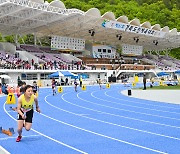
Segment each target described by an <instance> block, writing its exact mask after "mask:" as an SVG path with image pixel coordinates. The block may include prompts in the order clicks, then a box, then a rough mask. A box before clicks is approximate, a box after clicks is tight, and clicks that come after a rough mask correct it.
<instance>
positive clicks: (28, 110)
mask: <svg viewBox="0 0 180 154" xmlns="http://www.w3.org/2000/svg"><path fill="white" fill-rule="evenodd" d="M34 102H35V104H36V111H37V112H39V113H40V108H39V106H38V100H37V98H36V96H35V95H34V94H33V89H32V86H31V85H27V86H25V87H24V94H22V95H21V96H20V97H19V98H18V106H17V112H18V119H17V124H18V129H17V131H18V137H17V139H16V142H19V141H21V138H22V129H23V126H24V127H25V129H26V130H27V131H29V130H30V129H31V127H32V118H33V112H34V110H33V104H34Z"/></svg>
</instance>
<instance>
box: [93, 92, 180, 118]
mask: <svg viewBox="0 0 180 154" xmlns="http://www.w3.org/2000/svg"><path fill="white" fill-rule="evenodd" d="M94 92H96V91H94ZM94 92H92V93H91V96H92V97H94V98H96V99H99V100H101V101H105V102H109V103H112V104H117V105H122V106H130V107H134V106H131V105H126V104H123V103H117V102H113V101H108V100H105V99H101V98H98V97H96V96H94V95H93V93H94ZM91 103H93V102H91ZM93 104H96V105H99V106H104V107H107V108H113V109H116V110H121V111H127V112H131V113H137V114H143V115H147V116H154V117H160V118H165V119H172V120H180V119H177V118H172V117H167V116H160V115H157V114H149V113H144V112H136V111H133V110H127V109H121V108H115V107H111V106H108V105H102V104H98V103H93Z"/></svg>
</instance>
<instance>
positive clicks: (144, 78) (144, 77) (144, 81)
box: [143, 74, 146, 90]
mask: <svg viewBox="0 0 180 154" xmlns="http://www.w3.org/2000/svg"><path fill="white" fill-rule="evenodd" d="M143 85H144V88H143V90H146V75H145V74H144V76H143Z"/></svg>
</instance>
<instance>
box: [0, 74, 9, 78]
mask: <svg viewBox="0 0 180 154" xmlns="http://www.w3.org/2000/svg"><path fill="white" fill-rule="evenodd" d="M0 78H4V79H11V77H10V76H8V75H6V74H3V75H0Z"/></svg>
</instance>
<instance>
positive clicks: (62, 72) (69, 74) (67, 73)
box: [49, 71, 77, 78]
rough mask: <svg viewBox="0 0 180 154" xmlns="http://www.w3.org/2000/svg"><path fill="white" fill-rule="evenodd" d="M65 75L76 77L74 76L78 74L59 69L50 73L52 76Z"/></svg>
mask: <svg viewBox="0 0 180 154" xmlns="http://www.w3.org/2000/svg"><path fill="white" fill-rule="evenodd" d="M63 76H66V77H74V76H77V75H76V74H74V73H71V72H69V71H57V72H54V73H52V74H50V75H49V77H50V78H54V77H63Z"/></svg>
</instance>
